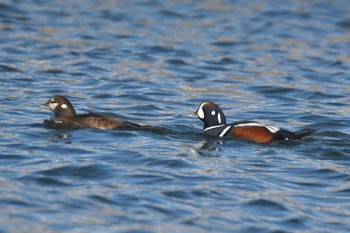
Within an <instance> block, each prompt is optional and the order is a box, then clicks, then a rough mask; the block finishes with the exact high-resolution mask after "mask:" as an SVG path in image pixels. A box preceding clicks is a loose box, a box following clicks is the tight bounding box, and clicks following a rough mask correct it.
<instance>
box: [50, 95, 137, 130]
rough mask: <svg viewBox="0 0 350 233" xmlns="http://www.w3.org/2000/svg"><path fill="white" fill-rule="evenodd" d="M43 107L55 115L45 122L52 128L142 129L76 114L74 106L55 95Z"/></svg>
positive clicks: (62, 97)
mask: <svg viewBox="0 0 350 233" xmlns="http://www.w3.org/2000/svg"><path fill="white" fill-rule="evenodd" d="M43 105H44V106H48V107H49V108H50V110H51V111H53V112H54V113H55V117H54V118H53V119H51V120H50V121H48V120H45V123H47V124H48V125H49V126H50V127H52V128H82V127H88V128H95V129H116V128H119V127H123V126H125V127H140V126H139V125H138V124H135V123H132V122H128V121H124V120H122V119H119V118H114V117H110V116H104V115H100V114H97V113H87V114H76V113H75V110H74V108H73V105H72V104H71V103H70V102H69V100H68V99H67V98H65V97H64V96H62V95H54V96H53V97H51V98H50V99H49V101H48V102H47V103H45V104H43Z"/></svg>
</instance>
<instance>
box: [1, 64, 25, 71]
mask: <svg viewBox="0 0 350 233" xmlns="http://www.w3.org/2000/svg"><path fill="white" fill-rule="evenodd" d="M0 72H21V70H19V69H17V68H16V67H14V66H13V65H0Z"/></svg>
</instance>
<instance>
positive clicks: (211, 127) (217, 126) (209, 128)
mask: <svg viewBox="0 0 350 233" xmlns="http://www.w3.org/2000/svg"><path fill="white" fill-rule="evenodd" d="M222 126H224V125H214V126H210V127H208V128H205V129H204V131H207V130H211V129H216V128H219V127H222Z"/></svg>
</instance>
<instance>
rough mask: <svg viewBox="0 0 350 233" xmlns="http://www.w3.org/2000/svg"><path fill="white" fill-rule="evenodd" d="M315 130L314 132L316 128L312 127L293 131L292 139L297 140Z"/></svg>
mask: <svg viewBox="0 0 350 233" xmlns="http://www.w3.org/2000/svg"><path fill="white" fill-rule="evenodd" d="M315 132H316V130H314V129H302V130H300V131H297V132H293V135H294V139H297V140H299V139H302V138H303V137H306V136H309V135H311V134H313V133H315Z"/></svg>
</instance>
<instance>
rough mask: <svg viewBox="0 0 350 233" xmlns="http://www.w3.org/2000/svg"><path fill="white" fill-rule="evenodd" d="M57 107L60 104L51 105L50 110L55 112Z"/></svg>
mask: <svg viewBox="0 0 350 233" xmlns="http://www.w3.org/2000/svg"><path fill="white" fill-rule="evenodd" d="M57 105H58V103H49V108H50V109H51V110H55V109H56V107H57Z"/></svg>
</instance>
